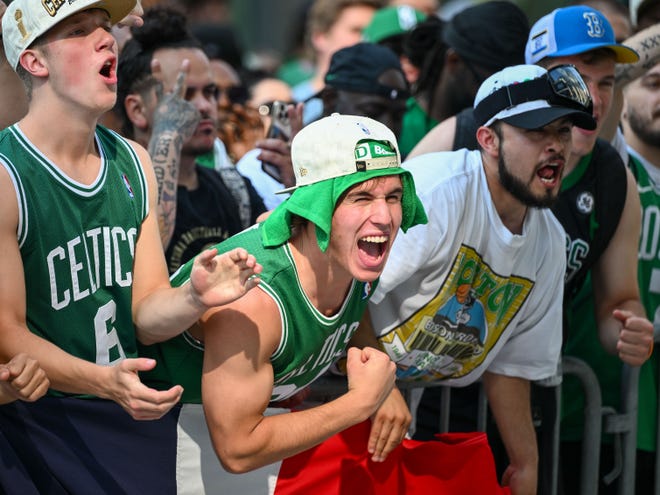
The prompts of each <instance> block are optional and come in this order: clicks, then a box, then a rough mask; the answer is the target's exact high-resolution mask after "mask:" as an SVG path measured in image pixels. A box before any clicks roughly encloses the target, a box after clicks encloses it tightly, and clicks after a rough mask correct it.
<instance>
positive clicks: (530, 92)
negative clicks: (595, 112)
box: [474, 65, 596, 129]
mask: <svg viewBox="0 0 660 495" xmlns="http://www.w3.org/2000/svg"><path fill="white" fill-rule="evenodd" d="M592 108H593V105H592V101H591V96H590V95H589V88H588V87H587V85H586V84H585V83H584V81H583V80H582V77H581V76H580V74H579V73H578V71H577V69H576V68H575V67H574V66H572V65H559V66H557V67H553V68H552V69H550V70H549V71H548V70H546V69H544V68H543V67H540V66H538V65H513V66H511V67H507V68H505V69H502V70H501V71H499V72H496V73H494V74H492V75H491V76H489V77H488V78H487V79H486V80H485V81H484V82H483V83H482V84H481V86H480V87H479V90H478V91H477V95H476V97H475V99H474V117H475V121H476V123H477V125H479V126H486V127H487V126H490V125H491V124H493V122H495V121H497V120H503V121H505V122H507V123H508V124H511V125H513V126H516V127H520V128H523V129H540V128H541V127H544V126H546V125H547V124H549V123H550V122H553V121H555V120H557V119H560V118H563V117H567V118H569V119H571V121H572V122H573V123H574V124H575V125H577V126H578V127H581V128H583V129H595V128H596V121H595V120H594V119H593V117H592V115H591V113H592Z"/></svg>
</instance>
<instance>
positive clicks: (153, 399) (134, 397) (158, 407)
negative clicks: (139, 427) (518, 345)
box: [104, 358, 183, 420]
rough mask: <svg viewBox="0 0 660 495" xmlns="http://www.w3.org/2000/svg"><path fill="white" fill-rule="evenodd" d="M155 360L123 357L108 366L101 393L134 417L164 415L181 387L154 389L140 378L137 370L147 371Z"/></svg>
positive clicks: (151, 367) (179, 397) (171, 405)
mask: <svg viewBox="0 0 660 495" xmlns="http://www.w3.org/2000/svg"><path fill="white" fill-rule="evenodd" d="M155 366H156V361H155V360H153V359H148V358H136V359H124V360H122V361H121V362H120V363H119V364H117V365H115V366H111V367H109V369H108V372H109V373H110V374H111V377H110V379H109V380H108V381H107V382H106V383H107V387H106V388H105V390H104V392H105V393H104V397H105V398H107V399H111V400H113V401H115V402H116V403H117V404H119V405H120V406H121V407H123V408H124V410H125V411H126V412H127V413H128V414H130V415H131V417H132V418H133V419H135V420H152V419H159V418H161V417H162V416H164V415H165V414H166V413H167V412H168V411H169V410H170V409H172V407H174V405H175V404H176V403H177V402H179V400H181V394H183V387H182V386H181V385H175V386H173V387H172V388H170V389H168V390H155V389H153V388H149V387H147V386H146V385H145V384H143V383H142V382H141V381H140V377H139V376H138V372H140V371H149V370H151V369H153V368H154V367H155Z"/></svg>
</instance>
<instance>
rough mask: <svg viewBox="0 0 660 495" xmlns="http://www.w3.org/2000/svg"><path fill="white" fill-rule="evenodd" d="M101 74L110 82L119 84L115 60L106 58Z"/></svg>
mask: <svg viewBox="0 0 660 495" xmlns="http://www.w3.org/2000/svg"><path fill="white" fill-rule="evenodd" d="M99 74H101V76H102V77H103V79H105V82H106V83H108V84H117V73H116V71H115V61H114V60H106V61H105V63H104V64H103V67H101V70H100V71H99Z"/></svg>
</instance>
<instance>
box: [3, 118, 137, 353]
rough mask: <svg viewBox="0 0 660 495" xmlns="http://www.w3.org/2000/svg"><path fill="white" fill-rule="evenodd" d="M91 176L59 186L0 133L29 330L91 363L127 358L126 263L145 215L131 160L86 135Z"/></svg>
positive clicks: (53, 172) (56, 171)
mask: <svg viewBox="0 0 660 495" xmlns="http://www.w3.org/2000/svg"><path fill="white" fill-rule="evenodd" d="M95 139H96V146H97V149H98V151H99V154H100V156H101V166H100V170H99V174H98V177H97V178H96V180H95V181H94V182H93V183H92V184H90V185H85V184H81V183H79V182H76V181H74V180H72V179H71V178H69V177H68V176H67V175H66V174H64V173H63V172H62V170H60V168H58V167H57V165H55V164H54V163H52V162H51V161H50V160H49V159H48V158H46V157H45V156H44V155H43V154H42V153H41V152H40V151H39V150H38V149H37V148H36V147H35V146H34V145H33V144H32V143H31V142H30V141H29V140H28V139H27V137H26V136H25V135H24V134H23V133H22V132H21V130H20V128H19V127H18V125H13V126H11V127H9V128H7V129H5V130H3V131H2V132H0V165H1V166H3V167H4V168H5V169H6V170H7V172H8V173H9V176H10V178H11V180H12V182H13V184H14V187H15V191H16V197H17V198H18V215H19V217H18V231H17V239H18V245H19V248H20V253H21V257H22V260H23V270H24V272H25V293H26V305H27V306H26V319H27V325H28V327H29V329H30V330H31V331H32V332H33V333H35V334H37V335H39V336H40V337H43V338H44V339H46V340H48V341H50V342H53V343H54V344H55V345H57V346H58V347H60V348H62V349H64V350H65V351H66V352H68V353H70V354H73V355H74V356H77V357H79V358H82V359H85V360H87V361H91V362H94V363H97V364H100V365H111V364H113V363H116V362H117V361H119V360H121V359H123V358H124V357H135V356H136V355H137V348H136V338H135V330H134V327H133V321H132V313H131V287H132V284H133V258H134V254H135V243H136V239H137V237H138V235H139V232H140V226H141V224H142V221H143V220H144V218H145V216H146V215H147V212H148V200H147V184H146V180H145V177H144V174H143V171H142V167H141V165H140V163H139V161H138V158H137V156H136V155H135V152H134V151H133V149H132V148H131V146H130V145H129V144H128V143H127V142H126V141H125V140H124V139H123V138H121V137H120V136H119V135H117V134H116V133H114V132H112V131H110V130H108V129H106V128H104V127H100V126H99V127H97V129H96V136H95Z"/></svg>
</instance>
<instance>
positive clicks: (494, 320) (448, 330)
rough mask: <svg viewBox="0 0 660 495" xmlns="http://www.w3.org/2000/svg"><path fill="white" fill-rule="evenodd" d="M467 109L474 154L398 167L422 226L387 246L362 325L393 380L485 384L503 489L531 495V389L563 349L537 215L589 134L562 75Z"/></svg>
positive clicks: (570, 78) (579, 95) (527, 69)
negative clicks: (371, 333)
mask: <svg viewBox="0 0 660 495" xmlns="http://www.w3.org/2000/svg"><path fill="white" fill-rule="evenodd" d="M474 107H475V117H476V119H477V121H478V124H479V128H478V130H477V133H476V134H477V140H478V142H479V146H480V150H478V151H468V150H465V149H464V150H460V151H456V152H453V153H433V154H428V155H423V156H420V157H417V158H415V159H412V160H409V161H407V162H406V164H405V165H406V168H407V169H408V170H410V171H411V172H412V174H413V177H414V178H415V182H416V184H417V185H418V191H419V195H420V198H421V200H422V202H423V203H424V205H425V207H426V208H427V211H428V212H429V222H428V224H427V225H425V226H422V227H418V228H416V229H413V230H411V232H409V233H408V234H406V235H404V236H400V237H398V238H397V240H396V242H395V243H394V245H393V246H392V252H391V253H390V259H389V261H388V263H387V266H386V268H385V270H384V272H383V275H382V276H381V280H380V284H379V285H378V288H377V289H376V291H375V293H374V295H373V297H372V298H371V301H370V304H369V315H370V316H371V321H372V322H373V328H374V330H375V334H376V335H377V337H378V340H379V341H380V344H381V346H382V347H383V348H384V349H385V350H386V351H387V353H388V354H389V355H390V357H392V359H393V360H395V361H396V362H397V375H398V377H399V378H401V379H410V380H415V381H430V382H439V383H442V384H444V385H450V386H458V387H462V386H466V385H468V384H471V383H473V382H475V381H476V380H478V379H480V378H483V382H484V385H485V389H486V394H487V397H488V400H489V404H490V407H491V409H492V412H493V415H494V417H495V419H496V421H497V424H498V427H499V429H500V433H501V435H502V438H503V440H504V443H505V446H506V449H507V453H508V454H509V457H510V465H509V467H508V469H507V471H506V473H505V475H504V478H503V484H505V485H509V486H510V487H511V489H512V493H513V494H516V495H517V494H531V493H536V492H535V490H536V479H537V456H538V454H537V449H536V438H535V432H534V427H533V425H532V416H531V410H530V392H529V390H530V389H529V382H530V381H531V380H539V379H542V378H546V377H549V376H553V375H554V374H555V373H556V372H557V366H558V361H559V351H560V344H561V329H560V327H559V326H558V325H557V322H558V321H560V320H561V308H562V306H561V294H562V289H563V280H564V271H565V256H564V249H565V248H564V233H563V230H562V228H561V226H560V225H559V222H558V221H557V220H556V219H555V217H554V216H553V215H552V212H551V211H550V209H549V207H550V206H551V205H552V204H553V202H554V201H555V200H556V198H557V195H558V194H559V187H560V184H561V174H562V170H563V168H564V166H565V164H566V159H567V157H568V156H569V153H570V151H571V130H572V128H573V125H580V126H581V127H584V128H594V127H595V122H594V120H593V118H592V117H591V100H590V98H589V93H588V90H587V88H586V85H585V84H584V81H582V79H581V78H580V76H579V74H578V73H577V71H576V70H575V69H574V68H573V67H569V66H566V67H563V68H562V69H561V70H560V71H556V72H554V73H549V72H548V71H546V70H545V69H542V68H541V67H538V66H533V65H518V66H513V67H508V68H506V69H503V70H501V71H499V72H496V73H495V74H493V75H492V76H490V77H489V78H487V79H486V80H485V81H484V82H483V83H482V85H481V86H480V88H479V91H478V92H477V95H476V98H475V101H474ZM365 325H369V321H368V319H367V318H365ZM414 409H415V407H414V404H413V407H412V410H413V412H414Z"/></svg>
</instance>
